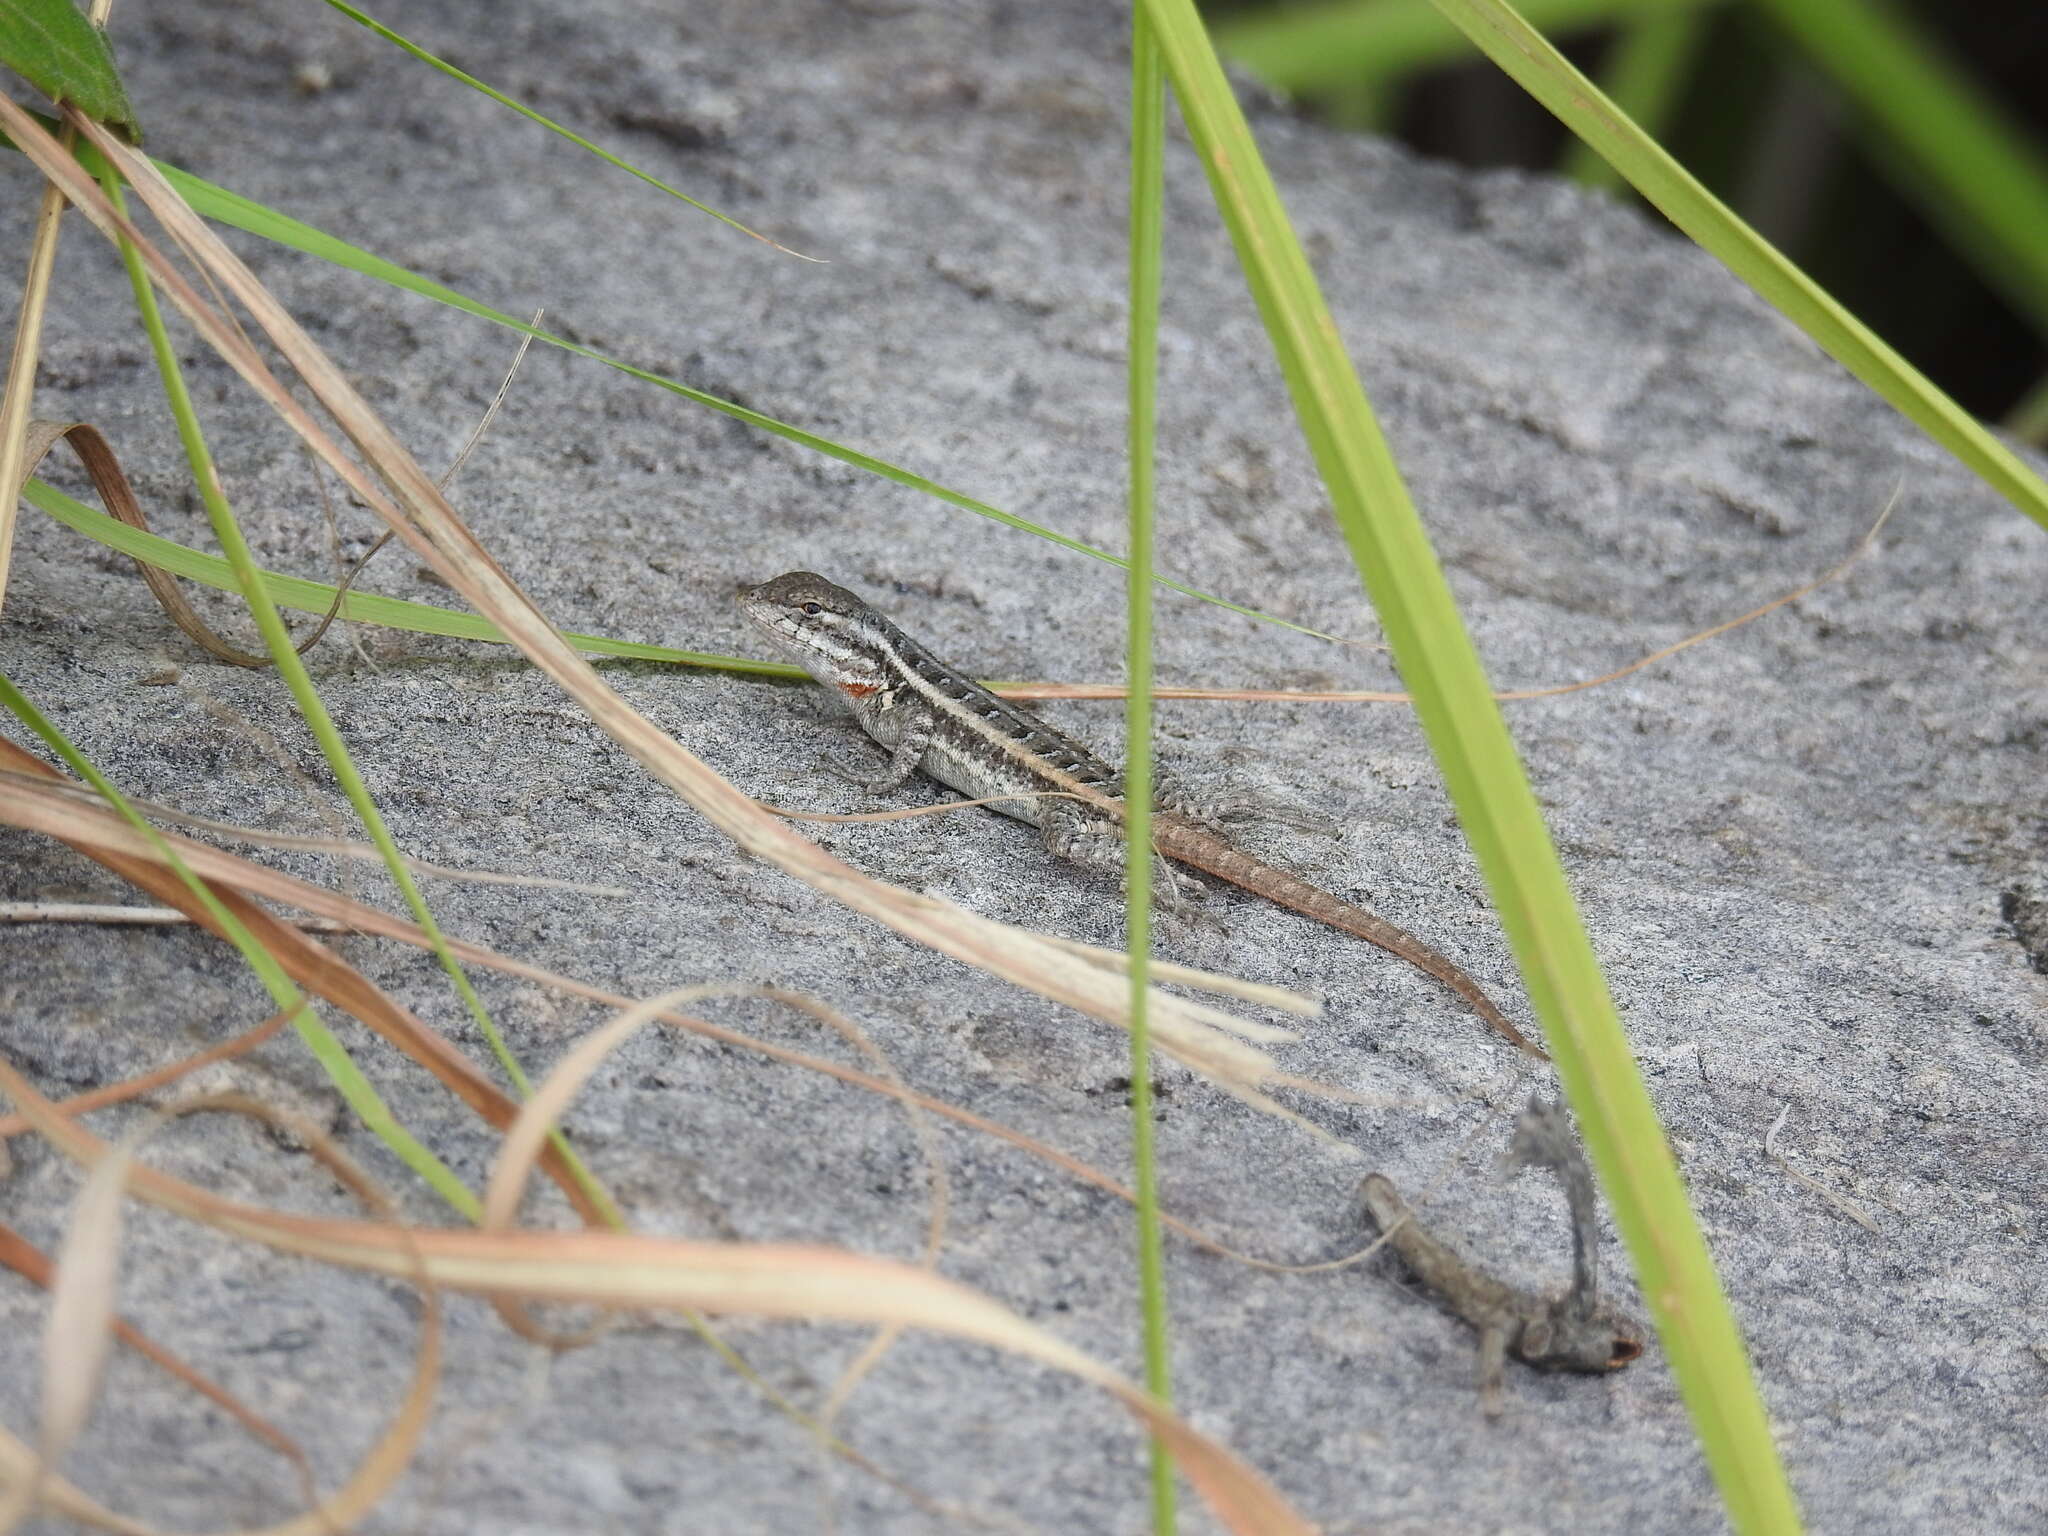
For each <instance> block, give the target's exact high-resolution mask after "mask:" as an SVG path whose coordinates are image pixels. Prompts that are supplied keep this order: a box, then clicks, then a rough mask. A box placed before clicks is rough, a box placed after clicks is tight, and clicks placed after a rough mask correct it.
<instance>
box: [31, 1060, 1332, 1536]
mask: <svg viewBox="0 0 2048 1536" xmlns="http://www.w3.org/2000/svg"><path fill="white" fill-rule="evenodd" d="M0 1091H4V1092H5V1093H7V1094H8V1095H9V1096H11V1097H12V1098H13V1099H14V1101H15V1104H16V1106H17V1108H19V1109H20V1110H21V1112H22V1113H23V1114H25V1115H27V1116H28V1117H29V1119H30V1121H31V1122H33V1123H34V1125H35V1127H36V1129H37V1130H38V1131H40V1132H41V1133H42V1134H43V1135H44V1136H46V1137H48V1138H49V1139H50V1141H51V1142H52V1143H53V1144H55V1145H56V1146H57V1147H59V1148H60V1149H61V1150H62V1151H63V1152H65V1154H66V1155H68V1156H70V1157H72V1158H75V1159H76V1160H77V1161H79V1162H81V1163H83V1164H86V1165H87V1166H94V1165H96V1164H98V1163H99V1162H100V1161H101V1160H102V1159H103V1158H105V1157H106V1156H108V1155H109V1151H108V1148H107V1146H106V1144H105V1143H104V1142H103V1141H102V1140H101V1139H100V1138H99V1137H96V1136H94V1135H93V1134H92V1133H91V1132H89V1131H87V1130H86V1129H85V1128H84V1127H82V1126H80V1125H79V1124H77V1122H75V1121H73V1120H69V1119H67V1118H66V1117H64V1116H63V1115H61V1114H59V1113H57V1110H56V1106H55V1105H53V1104H51V1103H50V1101H49V1100H47V1099H45V1098H44V1097H43V1096H42V1095H41V1094H39V1093H37V1092H36V1090H35V1088H34V1086H33V1085H31V1084H30V1083H29V1082H28V1080H27V1079H26V1078H24V1077H23V1076H22V1075H21V1074H20V1073H19V1072H17V1071H15V1070H14V1068H13V1067H12V1066H11V1065H9V1064H7V1063H6V1062H4V1061H0ZM131 1187H132V1188H133V1189H134V1191H135V1192H136V1193H137V1194H139V1195H141V1196H142V1197H143V1198H144V1199H147V1200H150V1201H151V1202H153V1203H155V1204H158V1205H161V1206H163V1207H164V1208H165V1209H167V1210H172V1211H175V1212H178V1213H179V1214H181V1215H184V1216H187V1217H190V1218H191V1219H193V1220H197V1221H203V1222H205V1223H207V1224H208V1225H209V1226H213V1227H215V1228H217V1229H219V1230H221V1231H223V1232H228V1233H232V1234H234V1235H236V1236H239V1237H244V1238H247V1239H249V1240H251V1241H253V1242H259V1243H263V1244H266V1245H267V1246H270V1247H274V1248H279V1249H282V1250H285V1251H287V1252H291V1253H296V1254H300V1255H302V1256H304V1257H307V1258H311V1259H316V1260H320V1261H322V1262H326V1263H332V1264H341V1265H345V1266H348V1267H350V1268H356V1269H363V1270H367V1271H370V1272H373V1273H377V1274H389V1275H395V1276H398V1277H400V1278H411V1277H412V1276H413V1275H414V1273H415V1265H417V1266H418V1268H420V1269H422V1270H424V1272H425V1278H426V1280H427V1281H428V1282H429V1283H431V1284H433V1285H438V1286H442V1287H445V1288H448V1289H452V1290H460V1291H469V1292H473V1293H475V1294H478V1295H484V1296H493V1295H512V1296H517V1297H523V1298H526V1299H529V1300H537V1301H566V1302H590V1303H595V1304H597V1305H602V1306H620V1307H643V1306H644V1307H661V1308H666V1309H670V1310H677V1311H688V1310H695V1311H701V1312H715V1313H745V1314H751V1315H754V1316H762V1317H785V1318H811V1319H834V1320H839V1321H846V1322H872V1323H884V1322H897V1321H907V1322H910V1323H913V1324H914V1325H915V1326H917V1327H920V1328H927V1329H932V1330H935V1331H938V1332H943V1333H951V1334H954V1335H956V1336H958V1337H961V1338H966V1339H972V1340H975V1341H977V1342H980V1343H984V1344H993V1345H995V1346H996V1347H998V1348H1001V1349H1006V1350H1010V1351H1012V1352H1014V1353H1018V1354H1022V1355H1026V1356H1029V1357H1031V1358H1034V1359H1037V1360H1039V1361H1041V1362H1042V1363H1044V1364H1047V1365H1051V1366H1054V1367H1055V1368H1057V1369H1059V1370H1063V1371H1066V1372H1068V1373H1069V1374H1071V1375H1074V1376H1077V1377H1079V1378H1080V1379H1081V1380H1083V1381H1086V1382H1089V1383H1091V1384H1093V1385H1095V1386H1099V1387H1101V1388H1102V1389H1103V1390H1104V1391H1106V1392H1109V1393H1110V1394H1111V1395H1112V1396H1114V1397H1115V1398H1116V1399H1117V1400H1118V1401H1119V1402H1120V1403H1122V1404H1123V1405H1124V1406H1125V1407H1126V1408H1127V1409H1129V1410H1130V1411H1131V1413H1132V1414H1133V1415H1135V1416H1136V1417H1138V1418H1139V1419H1140V1420H1141V1421H1142V1422H1143V1423H1144V1425H1145V1427H1146V1428H1147V1429H1148V1430H1150V1431H1151V1432H1152V1433H1154V1434H1156V1435H1158V1436H1159V1437H1160V1438H1161V1439H1162V1440H1164V1441H1165V1442H1166V1443H1167V1445H1168V1447H1169V1448H1170V1449H1171V1450H1172V1452H1173V1456H1174V1460H1175V1462H1176V1463H1177V1464H1178V1465H1179V1467H1180V1469H1181V1471H1182V1472H1184V1473H1185V1474H1186V1475H1187V1477H1188V1479H1189V1480H1190V1481H1191V1482H1193V1483H1194V1484H1195V1486H1196V1488H1197V1489H1198V1490H1200V1492H1201V1493H1202V1495H1203V1497H1204V1498H1206V1499H1207V1500H1208V1501H1209V1504H1210V1507H1211V1508H1213V1509H1214V1510H1215V1511H1216V1513H1217V1514H1218V1515H1219V1516H1220V1517H1221V1518H1222V1519H1223V1520H1224V1521H1225V1522H1226V1524H1228V1525H1229V1527H1230V1528H1231V1529H1232V1530H1235V1531H1240V1532H1245V1533H1248V1536H1249V1533H1259V1536H1267V1533H1278V1536H1287V1533H1298V1536H1310V1533H1311V1530H1312V1528H1311V1527H1310V1526H1309V1525H1308V1523H1307V1522H1306V1521H1304V1520H1303V1519H1302V1518H1301V1517H1300V1516H1299V1515H1297V1514H1296V1513H1295V1512H1294V1511H1293V1509H1291V1508H1290V1507H1289V1506H1288V1504H1287V1502H1286V1501H1285V1500H1284V1499H1282V1498H1281V1497H1280V1495H1279V1494H1278V1493H1277V1492H1276V1491H1275V1490H1274V1489H1273V1488H1272V1486H1271V1485H1270V1484H1269V1483H1267V1482H1266V1481H1265V1479H1264V1478H1262V1477H1261V1476H1260V1475H1259V1474H1258V1473H1257V1472H1256V1471H1254V1470H1253V1469H1252V1468H1251V1467H1249V1466H1247V1465H1246V1464H1245V1463H1244V1462H1242V1461H1240V1460H1238V1459H1237V1458H1236V1457H1235V1456H1233V1455H1232V1454H1231V1453H1230V1452H1229V1451H1227V1450H1225V1449H1224V1448H1223V1447H1222V1446H1220V1445H1218V1444H1216V1443H1215V1442H1214V1441H1211V1440H1210V1439H1208V1438H1207V1437H1206V1436H1204V1435H1201V1434H1199V1433H1197V1432H1196V1431H1195V1430H1193V1429H1192V1428H1190V1427H1189V1426H1188V1425H1187V1424H1186V1423H1185V1422H1184V1421H1182V1420H1181V1419H1180V1418H1179V1417H1177V1416H1176V1415H1175V1414H1174V1413H1173V1412H1172V1411H1171V1410H1169V1409H1167V1408H1165V1407H1164V1406H1162V1405H1161V1404H1159V1403H1157V1402H1155V1401H1154V1400H1153V1399H1152V1398H1151V1397H1149V1396H1148V1395H1146V1394H1145V1393H1144V1392H1143V1391H1142V1390H1140V1389H1139V1388H1138V1387H1137V1386H1136V1385H1135V1384H1133V1383H1132V1382H1129V1381H1127V1380H1125V1379H1124V1378H1123V1377H1122V1376H1120V1375H1118V1374H1117V1373H1116V1372H1114V1371H1112V1370H1110V1369H1109V1368H1108V1367H1107V1366H1104V1365H1102V1364H1100V1363H1099V1362H1097V1361H1096V1360H1094V1359H1092V1358H1091V1357H1089V1356H1087V1355H1085V1354H1082V1353H1081V1352H1080V1351H1079V1350H1077V1349H1075V1348H1073V1347H1072V1346H1071V1345H1068V1344H1066V1343H1063V1342H1062V1341H1061V1340H1059V1339H1056V1338H1054V1337H1053V1336H1052V1335H1050V1334H1048V1333H1045V1332H1043V1331H1042V1330H1040V1329H1038V1328H1035V1327H1033V1326H1032V1325H1030V1324H1029V1323H1027V1322H1025V1321H1024V1320H1023V1319H1022V1318H1020V1317H1017V1316H1016V1315H1015V1314H1014V1313H1012V1312H1010V1311H1009V1310H1008V1309H1007V1308H1005V1307H1002V1306H1000V1305H998V1304H997V1303H995V1302H993V1301H991V1300H989V1299H988V1298H987V1297H985V1296H982V1295H981V1294H980V1293H978V1292H976V1291H973V1290H971V1289H969V1288H968V1287H966V1286H964V1285H960V1284H958V1283H957V1282H954V1281H951V1280H946V1279H944V1278H942V1277H940V1276H937V1275H933V1274H930V1273H928V1272H927V1271H925V1270H922V1269H919V1268H916V1267H914V1266H911V1265H906V1264H901V1263H897V1262H894V1261H891V1260H884V1259H872V1258H867V1257H864V1256H861V1255H858V1254H851V1253H846V1252H844V1251H842V1250H839V1249H834V1248H824V1247H816V1246H806V1245H797V1244H774V1243H696V1242H685V1241H681V1240H679V1239H674V1238H655V1237H643V1236H640V1235H638V1234H636V1233H628V1232H610V1231H605V1232H594V1231H576V1232H527V1231H517V1232H484V1231H479V1230H475V1229H468V1228H439V1227H429V1228H401V1227H395V1226H392V1225H390V1224H388V1223H378V1222H365V1221H339V1220H334V1219H330V1218H319V1217H309V1216H298V1215H293V1214H290V1213H287V1212H283V1211H272V1210H266V1209H263V1208H260V1207H256V1206H248V1205H242V1204H240V1203H238V1202H235V1201H231V1200H225V1199H223V1198H221V1197H220V1196H218V1195H215V1194H212V1193H211V1192H209V1191H207V1190H203V1189H200V1188H198V1187H197V1186H195V1185H191V1184H187V1183H185V1182H184V1181H182V1180H180V1179H174V1178H171V1177H169V1176H168V1175H166V1174H162V1173H159V1172H157V1171H156V1170H154V1169H151V1168H147V1167H142V1166H138V1167H135V1168H134V1169H133V1170H132V1171H131Z"/></svg>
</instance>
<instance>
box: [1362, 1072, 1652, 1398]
mask: <svg viewBox="0 0 2048 1536" xmlns="http://www.w3.org/2000/svg"><path fill="white" fill-rule="evenodd" d="M1501 1161H1502V1163H1503V1164H1504V1165H1506V1167H1508V1168H1513V1167H1522V1166H1527V1165H1531V1164H1536V1165H1541V1166H1543V1167H1547V1168H1550V1169H1552V1170H1553V1171H1554V1172H1555V1173H1556V1174H1557V1176H1558V1181H1559V1182H1560V1183H1561V1184H1563V1185H1564V1192H1565V1200H1566V1203H1567V1204H1568V1205H1569V1206H1570V1207H1571V1215H1572V1283H1571V1287H1570V1289H1568V1290H1567V1291H1566V1292H1565V1293H1564V1294H1563V1295H1562V1296H1539V1295H1536V1294H1535V1293H1534V1292H1531V1291H1525V1290H1521V1289H1519V1288H1517V1287H1515V1286H1512V1285H1509V1284H1508V1283H1507V1282H1505V1281H1503V1280H1499V1279H1496V1278H1495V1277H1494V1276H1492V1275H1490V1274H1488V1273H1487V1272H1486V1271H1485V1270H1483V1269H1478V1268H1475V1267H1474V1266H1473V1265H1472V1264H1470V1263H1468V1262H1467V1261H1466V1260H1465V1259H1464V1258H1463V1257H1462V1256H1461V1255H1460V1254H1458V1252H1457V1251H1456V1250H1455V1249H1453V1248H1451V1247H1450V1245H1449V1244H1447V1243H1444V1242H1442V1241H1440V1240H1439V1239H1437V1238H1435V1237H1433V1236H1431V1235H1430V1234H1429V1233H1428V1232H1425V1231H1424V1230H1423V1229H1422V1227H1421V1225H1420V1224H1419V1222H1418V1221H1417V1219H1416V1216H1415V1213H1414V1211H1412V1210H1410V1209H1409V1208H1408V1202H1407V1201H1405V1200H1403V1199H1402V1198H1401V1193H1400V1191H1399V1190H1397V1189H1396V1188H1395V1187H1394V1184H1393V1181H1392V1180H1391V1179H1389V1178H1387V1176H1386V1175H1385V1174H1380V1173H1373V1174H1368V1175H1366V1178H1365V1181H1364V1182H1363V1183H1362V1184H1360V1185H1359V1187H1358V1194H1359V1201H1360V1203H1361V1204H1362V1205H1363V1206H1364V1207H1365V1211H1366V1214H1367V1215H1368V1216H1370V1217H1371V1218H1372V1221H1373V1223H1374V1225H1376V1226H1377V1227H1378V1228H1379V1230H1380V1232H1381V1234H1382V1235H1383V1237H1384V1239H1385V1241H1386V1243H1387V1245H1388V1246H1389V1247H1390V1248H1392V1249H1393V1250H1394V1252H1395V1253H1396V1254H1397V1255H1399V1257H1400V1259H1401V1262H1402V1263H1403V1264H1404V1265H1406V1266H1407V1268H1408V1270H1409V1272H1410V1273H1411V1274H1413V1275H1414V1276H1415V1278H1416V1280H1417V1281H1418V1282H1419V1283H1420V1284H1421V1285H1422V1287H1423V1288H1424V1289H1425V1290H1427V1291H1428V1292H1430V1294H1431V1295H1432V1296H1433V1297H1435V1299H1436V1300H1437V1302H1438V1303H1439V1304H1440V1305H1441V1306H1442V1307H1443V1308H1444V1310H1445V1311H1447V1312H1450V1313H1451V1314H1453V1315H1454V1316H1456V1317H1461V1318H1463V1319H1464V1320H1465V1321H1466V1322H1468V1323H1470V1324H1471V1325H1472V1326H1473V1327H1474V1328H1476V1329H1478V1330H1479V1397H1480V1404H1481V1406H1482V1408H1483V1409H1484V1410H1485V1412H1486V1413H1487V1414H1489V1415H1493V1414H1498V1413H1499V1412H1500V1411H1501V1385H1502V1383H1501V1377H1502V1373H1503V1371H1504V1370H1505V1367H1506V1360H1507V1357H1508V1356H1509V1355H1513V1356H1514V1357H1515V1358H1516V1359H1517V1360H1520V1361H1522V1362H1523V1363H1524V1364H1525V1365H1530V1366H1534V1367H1535V1368H1536V1369H1537V1370H1540V1371H1583V1372H1586V1373H1587V1374H1589V1375H1590V1374H1595V1373H1598V1372H1602V1371H1618V1370H1620V1369H1621V1368H1622V1367H1623V1366H1625V1365H1627V1364H1628V1363H1629V1362H1630V1361H1631V1360H1633V1359H1635V1358H1636V1357H1637V1356H1638V1355H1640V1354H1642V1352H1643V1331H1642V1329H1641V1328H1640V1327H1639V1326H1637V1325H1636V1324H1635V1323H1634V1322H1632V1321H1631V1320H1630V1319H1628V1318H1626V1317H1624V1316H1622V1315H1621V1314H1620V1313H1619V1312H1616V1311H1615V1310H1614V1309H1612V1308H1611V1307H1607V1306H1603V1305H1602V1304H1601V1301H1600V1271H1599V1248H1598V1244H1599V1241H1600V1228H1599V1224H1598V1220H1597V1218H1596V1215H1595V1210H1594V1194H1593V1174H1592V1170H1590V1169H1589V1168H1587V1166H1586V1158H1585V1154H1584V1153H1583V1152H1581V1151H1580V1150H1579V1146H1578V1143H1577V1142H1576V1141H1574V1140H1573V1139H1572V1132H1571V1125H1570V1122H1569V1121H1568V1120H1567V1118H1566V1116H1565V1112H1564V1106H1563V1105H1561V1104H1545V1103H1543V1102H1542V1101H1541V1100H1540V1099H1531V1100H1530V1101H1529V1107H1528V1108H1527V1109H1525V1110H1524V1111H1523V1112H1522V1114H1521V1116H1520V1117H1519V1118H1518V1119H1517V1120H1516V1122H1515V1135H1514V1140H1513V1141H1512V1142H1511V1143H1510V1144H1509V1147H1508V1151H1507V1154H1506V1156H1505V1157H1503V1158H1502V1160H1501Z"/></svg>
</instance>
